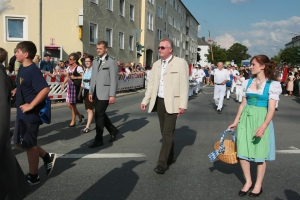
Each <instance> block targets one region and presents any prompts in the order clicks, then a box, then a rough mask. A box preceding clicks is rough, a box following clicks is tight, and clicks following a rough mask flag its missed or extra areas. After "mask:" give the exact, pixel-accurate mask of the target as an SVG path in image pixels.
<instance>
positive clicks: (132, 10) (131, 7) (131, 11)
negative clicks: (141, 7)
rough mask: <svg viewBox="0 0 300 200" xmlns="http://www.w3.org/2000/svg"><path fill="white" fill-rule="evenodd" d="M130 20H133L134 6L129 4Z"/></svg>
mask: <svg viewBox="0 0 300 200" xmlns="http://www.w3.org/2000/svg"><path fill="white" fill-rule="evenodd" d="M129 16H130V20H132V21H134V6H133V5H131V4H130V11H129Z"/></svg>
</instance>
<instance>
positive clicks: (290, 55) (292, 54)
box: [280, 47, 300, 65]
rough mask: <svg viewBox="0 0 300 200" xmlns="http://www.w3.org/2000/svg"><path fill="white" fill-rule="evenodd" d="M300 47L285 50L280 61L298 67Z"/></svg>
mask: <svg viewBox="0 0 300 200" xmlns="http://www.w3.org/2000/svg"><path fill="white" fill-rule="evenodd" d="M298 48H299V47H290V48H285V49H284V50H282V52H281V54H280V59H281V60H282V61H283V62H286V63H288V64H291V65H296V64H299V63H300V56H298V54H297V52H298V51H297V49H298Z"/></svg>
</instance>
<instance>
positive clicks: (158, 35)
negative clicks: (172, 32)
mask: <svg viewBox="0 0 300 200" xmlns="http://www.w3.org/2000/svg"><path fill="white" fill-rule="evenodd" d="M161 38H162V30H160V29H157V39H158V40H161Z"/></svg>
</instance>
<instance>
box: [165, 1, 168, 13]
mask: <svg viewBox="0 0 300 200" xmlns="http://www.w3.org/2000/svg"><path fill="white" fill-rule="evenodd" d="M165 9H166V11H165V13H166V14H167V13H168V3H167V2H165Z"/></svg>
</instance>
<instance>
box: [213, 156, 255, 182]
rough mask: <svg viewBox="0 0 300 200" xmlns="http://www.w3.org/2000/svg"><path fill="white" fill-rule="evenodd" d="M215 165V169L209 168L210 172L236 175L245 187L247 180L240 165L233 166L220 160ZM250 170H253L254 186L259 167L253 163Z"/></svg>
mask: <svg viewBox="0 0 300 200" xmlns="http://www.w3.org/2000/svg"><path fill="white" fill-rule="evenodd" d="M213 165H214V166H213V167H210V168H209V170H210V172H213V171H215V170H217V171H219V172H221V173H224V174H234V175H235V176H236V177H237V179H238V180H239V181H240V182H241V183H242V184H243V185H244V184H245V178H244V175H243V171H242V168H241V166H240V164H239V163H237V164H234V165H231V164H226V163H224V162H222V161H220V160H217V161H215V162H214V163H213ZM250 168H251V179H252V183H253V184H254V183H255V182H256V174H257V165H256V164H255V163H253V162H250Z"/></svg>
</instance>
